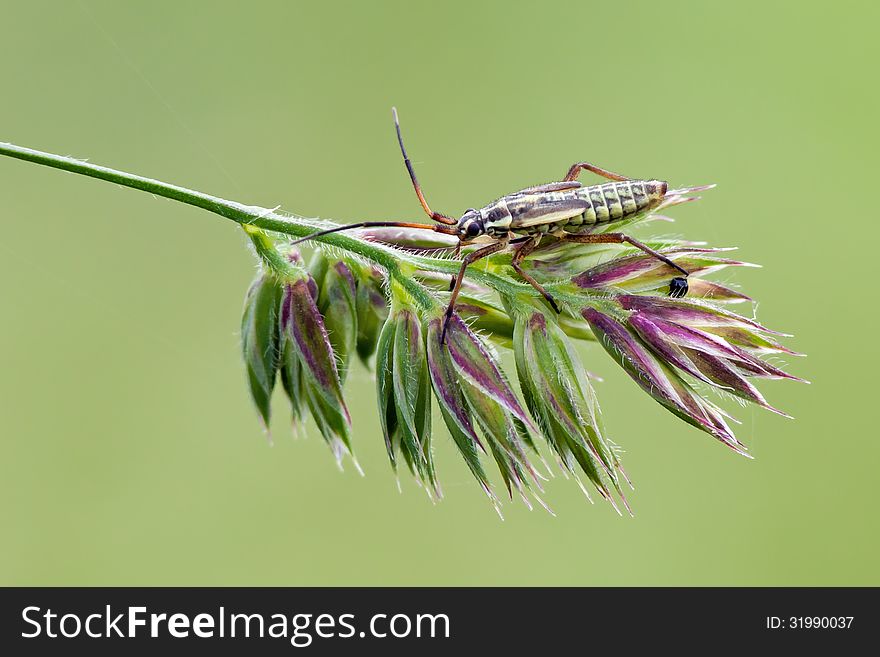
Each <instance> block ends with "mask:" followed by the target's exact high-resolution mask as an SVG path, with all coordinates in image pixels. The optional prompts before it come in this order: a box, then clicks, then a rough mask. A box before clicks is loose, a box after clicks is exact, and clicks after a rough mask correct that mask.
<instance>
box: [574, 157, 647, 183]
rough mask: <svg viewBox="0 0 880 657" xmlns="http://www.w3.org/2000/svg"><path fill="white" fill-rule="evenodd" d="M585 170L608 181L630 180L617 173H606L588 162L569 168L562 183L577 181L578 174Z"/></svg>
mask: <svg viewBox="0 0 880 657" xmlns="http://www.w3.org/2000/svg"><path fill="white" fill-rule="evenodd" d="M583 169H586V170H587V171H592V172H593V173H595V174H596V175H599V176H602V177H603V178H608V180H617V181H621V180H630V178H627V177H626V176H621V175H620V174H619V173H612V172H611V171H607V170H605V169H602V168H600V167H597V166H596V165H595V164H590V163H589V162H578V163H577V164H572V165H571V168H570V169H569V170H568V173H567V174H565V178H563V180H564V181H566V182H568V181H571V180H577V177H578V175H579V174H580V172H581V171H582V170H583Z"/></svg>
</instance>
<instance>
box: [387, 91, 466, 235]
mask: <svg viewBox="0 0 880 657" xmlns="http://www.w3.org/2000/svg"><path fill="white" fill-rule="evenodd" d="M391 114H392V116H394V129H395V130H396V131H397V143H398V144H400V152H401V153H402V154H403V163H404V164H405V165H406V170H407V171H408V172H409V177H410V180H412V184H413V189H415V190H416V196H418V197H419V203H421V204H422V208H423V209H424V210H425V213H427V215H428V216H429V217H431V219H433V220H434V221H436V222H439V223H441V224H446V225H448V226H454V225H455V224H456V223H457V222H456V221H455V219H453V218H452V217H447V216H446V215H445V214H441V213H439V212H434V211H433V210H432V209H431V207H430V206H429V205H428V202H427V201H426V200H425V195H424V194H422V186H421V185H419V181H418V178H416V172H415V170H414V169H413V165H412V162H410V159H409V155H407V154H406V148H405V147H404V145H403V136H402V135H401V134H400V119H398V117H397V108H396V107H392V108H391Z"/></svg>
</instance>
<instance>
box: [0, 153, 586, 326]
mask: <svg viewBox="0 0 880 657" xmlns="http://www.w3.org/2000/svg"><path fill="white" fill-rule="evenodd" d="M0 155H6V156H9V157H13V158H16V159H19V160H24V161H26V162H33V163H34V164H40V165H43V166H48V167H53V168H55V169H61V170H63V171H70V172H71V173H77V174H80V175H83V176H89V177H91V178H97V179H99V180H105V181H107V182H112V183H115V184H117V185H122V186H124V187H131V188H132V189H139V190H141V191H144V192H149V193H150V194H154V195H156V196H162V197H165V198H169V199H173V200H175V201H180V202H181V203H186V204H188V205H193V206H195V207H198V208H202V209H203V210H208V211H209V212H213V213H214V214H217V215H220V216H221V217H225V218H226V219H230V220H232V221H234V222H236V223H238V224H241V225H242V226H243V227H249V226H253V227H256V228H259V229H261V230H263V231H268V232H272V233H281V234H284V235H290V236H293V237H306V236H307V235H310V234H312V233H313V232H315V230H317V229H323V228H330V227H333V225H334V224H332V223H330V222H326V221H320V220H316V219H307V218H305V217H299V216H296V215H292V214H287V213H279V212H278V211H277V209H274V210H273V209H269V208H263V207H259V206H255V205H244V204H242V203H237V202H235V201H229V200H227V199H223V198H220V197H218V196H212V195H210V194H205V193H203V192H197V191H195V190H192V189H187V188H186V187H180V186H179V185H172V184H170V183H166V182H162V181H160V180H154V179H152V178H145V177H143V176H138V175H135V174H132V173H126V172H124V171H118V170H116V169H111V168H109V167H104V166H100V165H97V164H92V163H91V162H84V161H82V160H77V159H75V158H72V157H66V156H63V155H55V154H53V153H46V152H43V151H37V150H34V149H31V148H25V147H23V146H16V145H15V144H9V143H3V142H0ZM315 241H316V242H319V243H321V244H324V245H327V246H331V247H336V248H338V249H341V250H343V251H347V252H349V253H351V254H355V255H357V256H360V257H362V258H365V259H367V260H370V261H371V262H373V263H375V264H376V265H378V266H380V267H382V268H383V269H385V270H386V272H387V273H388V276H390V277H391V278H394V280H395V281H397V282H398V283H399V284H400V285H401V287H403V288H404V289H405V290H406V291H407V292H408V293H409V294H410V295H411V296H412V297H413V299H414V300H415V302H416V303H417V304H419V306H420V307H421V308H422V309H423V310H425V311H430V312H433V311H436V310H437V309H438V308H439V307H441V304H440V303H439V300H438V299H437V297H435V296H434V295H433V294H432V293H431V292H430V291H429V290H428V289H427V288H425V286H423V285H422V284H421V283H419V282H418V281H416V280H414V279H413V277H412V273H413V271H414V270H415V269H423V270H425V271H432V272H437V273H441V274H449V275H453V274H456V273H457V272H458V268H459V266H460V263H458V262H456V261H454V260H445V259H442V258H429V257H426V256H417V255H413V254H411V253H407V252H406V251H403V250H401V249H396V248H394V247H391V246H388V245H384V244H379V243H376V242H369V241H366V240H362V239H356V238H354V237H351V236H349V235H342V234H339V233H334V234H330V235H322V236H321V237H316V238H315ZM258 251H259V249H258ZM264 260H265V258H264ZM268 264H269V266H271V263H268ZM468 276H469V278H471V279H472V280H475V281H477V282H479V283H483V284H484V285H487V286H489V287H491V288H493V289H495V290H496V291H498V292H501V293H504V294H507V295H509V296H514V297H516V296H524V295H525V296H529V297H535V296H537V293H536V292H535V291H534V290H533V289H532V288H531V287H530V286H529V285H526V284H523V283H517V282H514V281H511V280H509V279H507V278H505V277H503V276H499V275H497V274H495V273H493V272H492V271H490V270H488V269H483V268H480V267H471V268H469V269H468ZM546 287H547V289H548V290H549V291H551V292H552V293H553V294H554V296H555V297H556V298H557V299H558V300H560V301H562V302H567V303H571V304H575V305H583V304H584V302H585V298H584V297H583V296H580V295H574V294H571V293H569V292H568V291H567V290H565V289H564V287H557V286H554V285H547V286H546Z"/></svg>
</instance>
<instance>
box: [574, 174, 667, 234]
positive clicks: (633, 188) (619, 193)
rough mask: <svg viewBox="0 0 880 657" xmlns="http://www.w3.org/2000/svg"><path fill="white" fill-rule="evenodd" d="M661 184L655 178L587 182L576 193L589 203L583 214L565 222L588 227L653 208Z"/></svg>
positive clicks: (660, 196)
mask: <svg viewBox="0 0 880 657" xmlns="http://www.w3.org/2000/svg"><path fill="white" fill-rule="evenodd" d="M664 187H665V185H663V184H662V183H659V182H656V181H644V180H625V181H621V182H612V183H605V184H604V185H591V186H590V187H584V188H582V189H579V190H578V196H579V197H580V198H582V199H583V200H585V201H587V202H588V203H589V206H588V207H587V209H586V210H584V212H583V214H582V215H580V216H578V217H575V218H574V220H572V221H570V222H569V224H570V225H571V226H573V227H578V226H591V225H593V224H602V223H607V222H610V221H620V220H623V219H628V218H629V217H632V216H634V215H637V214H639V213H641V212H645V211H647V210H650V209H651V208H654V207H656V206H657V205H658V204H659V202H660V201H661V200H662V199H663V195H664V194H665V189H663V188H664Z"/></svg>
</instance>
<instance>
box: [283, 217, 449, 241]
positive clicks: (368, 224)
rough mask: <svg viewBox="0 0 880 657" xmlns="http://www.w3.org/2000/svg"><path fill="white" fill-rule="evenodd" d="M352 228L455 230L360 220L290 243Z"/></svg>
mask: <svg viewBox="0 0 880 657" xmlns="http://www.w3.org/2000/svg"><path fill="white" fill-rule="evenodd" d="M353 228H418V229H421V230H432V231H434V232H436V233H444V234H446V235H455V234H456V231H455V229H454V228H447V227H446V226H430V225H427V224H412V223H406V222H403V221H360V222H358V223H356V224H346V225H345V226H334V227H333V228H328V229H326V230H319V231H318V232H316V233H312V234H311V235H306V236H305V237H300V238H299V239H297V240H294V241H293V242H291V243H290V245H291V246H295V245H297V244H302V243H303V242H307V241H308V240H310V239H314V238H315V237H321V236H322V235H329V234H330V233H338V232H340V231H343V230H351V229H353Z"/></svg>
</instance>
